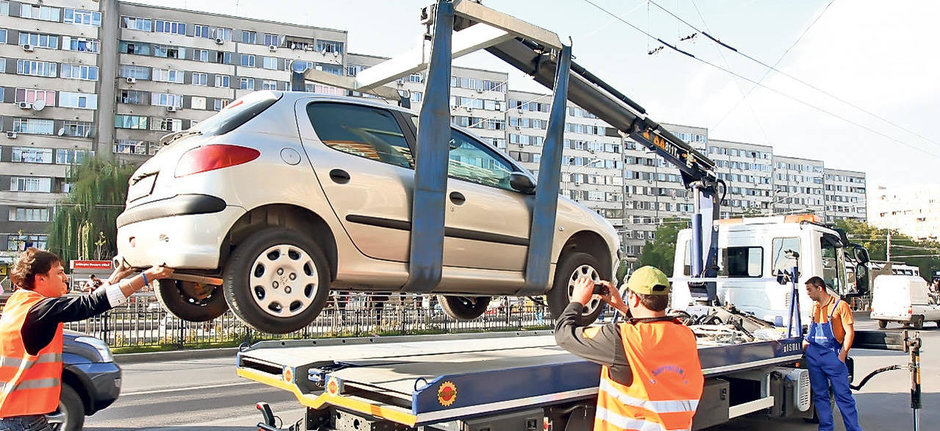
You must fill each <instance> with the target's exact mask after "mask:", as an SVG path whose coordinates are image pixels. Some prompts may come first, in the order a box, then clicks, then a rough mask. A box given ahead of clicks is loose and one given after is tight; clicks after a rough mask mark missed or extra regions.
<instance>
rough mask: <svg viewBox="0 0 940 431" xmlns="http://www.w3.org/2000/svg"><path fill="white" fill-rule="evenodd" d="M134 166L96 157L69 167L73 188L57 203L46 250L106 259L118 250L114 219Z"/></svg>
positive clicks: (65, 257)
mask: <svg viewBox="0 0 940 431" xmlns="http://www.w3.org/2000/svg"><path fill="white" fill-rule="evenodd" d="M134 169H135V167H134V166H132V165H124V164H121V163H120V162H118V161H115V160H106V159H102V158H99V157H91V158H87V159H85V161H83V162H82V163H81V164H75V165H72V166H70V169H69V177H68V182H69V183H70V184H72V188H71V190H70V192H69V194H68V196H67V197H66V198H65V200H63V201H61V202H59V203H58V204H57V208H56V213H55V217H54V218H53V220H52V232H51V234H50V235H49V249H50V251H52V252H54V253H56V254H58V255H59V256H60V257H61V258H62V259H63V260H64V261H66V262H68V261H69V260H72V259H109V258H111V257H112V256H113V255H114V253H115V252H116V251H117V246H116V244H117V243H116V236H117V227H116V224H115V221H116V219H117V216H118V215H119V214H120V213H121V211H122V210H123V209H124V201H125V199H126V196H127V182H128V179H129V178H130V176H131V175H132V174H133V173H134Z"/></svg>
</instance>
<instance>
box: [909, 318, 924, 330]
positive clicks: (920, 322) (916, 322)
mask: <svg viewBox="0 0 940 431" xmlns="http://www.w3.org/2000/svg"><path fill="white" fill-rule="evenodd" d="M911 326H913V327H914V329H924V316H923V315H920V314H918V315H916V316H911Z"/></svg>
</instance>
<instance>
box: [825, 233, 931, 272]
mask: <svg viewBox="0 0 940 431" xmlns="http://www.w3.org/2000/svg"><path fill="white" fill-rule="evenodd" d="M836 227H838V228H840V229H844V230H845V233H846V235H848V236H849V240H850V241H852V242H854V243H856V244H860V245H862V246H863V247H865V249H866V250H868V254H869V255H870V256H871V259H872V260H882V261H883V260H887V259H888V253H887V250H888V232H889V231H890V232H891V260H892V261H894V262H904V263H905V264H907V265H913V266H916V267H918V268H920V273H921V275H922V276H923V277H925V278H930V274H931V273H932V271H936V270H940V243H937V242H936V241H929V240H918V239H915V238H911V237H909V236H907V235H903V234H900V233H898V232H896V231H891V230H889V229H879V228H876V227H874V226H871V225H869V224H868V223H863V222H859V221H854V220H839V221H837V222H836Z"/></svg>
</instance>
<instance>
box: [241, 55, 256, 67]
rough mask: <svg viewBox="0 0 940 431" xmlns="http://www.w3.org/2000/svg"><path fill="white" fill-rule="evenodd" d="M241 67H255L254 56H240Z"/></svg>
mask: <svg viewBox="0 0 940 431" xmlns="http://www.w3.org/2000/svg"><path fill="white" fill-rule="evenodd" d="M242 66H244V67H255V56H254V55H252V54H242Z"/></svg>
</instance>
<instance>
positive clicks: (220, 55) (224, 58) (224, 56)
mask: <svg viewBox="0 0 940 431" xmlns="http://www.w3.org/2000/svg"><path fill="white" fill-rule="evenodd" d="M215 62H216V63H219V64H232V53H231V52H225V51H219V52H216V53H215Z"/></svg>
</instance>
